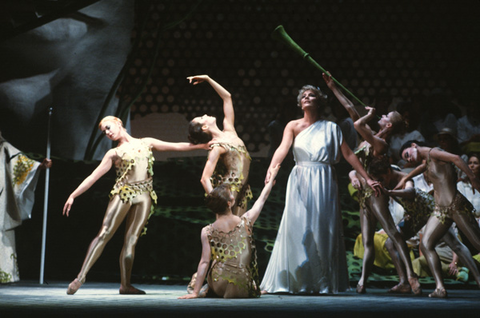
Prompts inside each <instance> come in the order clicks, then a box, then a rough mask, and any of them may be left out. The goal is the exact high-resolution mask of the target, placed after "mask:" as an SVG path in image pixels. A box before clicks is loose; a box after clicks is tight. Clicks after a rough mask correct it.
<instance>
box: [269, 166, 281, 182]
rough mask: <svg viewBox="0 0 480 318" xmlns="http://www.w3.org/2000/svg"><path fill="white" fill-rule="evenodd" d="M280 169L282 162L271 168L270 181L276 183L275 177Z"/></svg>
mask: <svg viewBox="0 0 480 318" xmlns="http://www.w3.org/2000/svg"><path fill="white" fill-rule="evenodd" d="M278 170H280V164H277V165H276V166H275V167H273V168H272V169H270V179H269V180H268V181H269V182H272V180H273V183H274V184H275V178H276V177H277V174H278Z"/></svg>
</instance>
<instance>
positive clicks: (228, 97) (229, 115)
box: [187, 75, 235, 132]
mask: <svg viewBox="0 0 480 318" xmlns="http://www.w3.org/2000/svg"><path fill="white" fill-rule="evenodd" d="M187 79H188V80H189V82H190V83H193V85H197V84H200V83H202V82H208V83H209V84H210V85H211V86H212V87H213V89H214V90H215V92H217V94H218V96H220V98H221V99H222V100H223V115H224V116H225V117H224V119H223V129H224V130H228V131H233V132H235V111H234V109H233V101H232V94H230V92H229V91H227V90H226V89H225V88H224V87H223V86H222V85H220V84H218V83H217V82H216V81H214V80H213V79H212V78H211V77H210V76H208V75H195V76H189V77H187Z"/></svg>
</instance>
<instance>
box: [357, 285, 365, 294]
mask: <svg viewBox="0 0 480 318" xmlns="http://www.w3.org/2000/svg"><path fill="white" fill-rule="evenodd" d="M366 292H367V289H366V288H365V285H357V293H358V294H365V293H366Z"/></svg>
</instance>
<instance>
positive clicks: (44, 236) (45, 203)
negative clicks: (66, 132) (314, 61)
mask: <svg viewBox="0 0 480 318" xmlns="http://www.w3.org/2000/svg"><path fill="white" fill-rule="evenodd" d="M52 110H53V109H52V107H50V109H49V110H48V128H47V153H46V158H47V159H50V128H51V127H50V126H51V120H52ZM49 185H50V168H47V169H46V170H45V195H44V200H43V231H42V254H41V257H40V284H43V282H44V279H43V278H44V272H45V245H46V241H47V216H48V190H49Z"/></svg>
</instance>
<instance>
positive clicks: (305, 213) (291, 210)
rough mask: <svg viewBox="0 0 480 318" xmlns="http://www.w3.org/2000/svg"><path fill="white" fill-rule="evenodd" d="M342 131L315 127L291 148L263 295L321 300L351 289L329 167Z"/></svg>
mask: <svg viewBox="0 0 480 318" xmlns="http://www.w3.org/2000/svg"><path fill="white" fill-rule="evenodd" d="M342 141H343V136H342V132H341V130H340V127H339V126H337V125H336V124H335V123H333V122H330V121H323V120H321V121H317V122H315V123H314V124H312V125H311V126H310V127H308V128H307V129H305V130H303V131H302V132H300V133H299V134H298V135H297V137H296V138H295V140H294V143H293V154H294V157H295V162H296V165H295V166H294V168H293V169H292V172H291V173H290V176H289V179H288V183H287V194H286V202H285V210H284V212H283V216H282V220H281V222H280V226H279V229H278V234H277V238H276V240H275V245H274V248H273V251H272V255H271V257H270V260H269V262H268V266H267V269H266V271H265V275H264V278H263V281H262V283H261V289H262V290H266V291H267V292H269V293H279V292H286V293H293V294H317V293H320V294H323V293H337V292H341V291H345V290H347V288H349V280H348V269H347V260H346V254H345V244H344V237H343V223H342V217H341V210H340V203H339V199H338V186H337V177H336V173H335V169H334V167H333V164H335V163H338V161H339V160H340V156H341V149H340V146H341V144H342Z"/></svg>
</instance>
